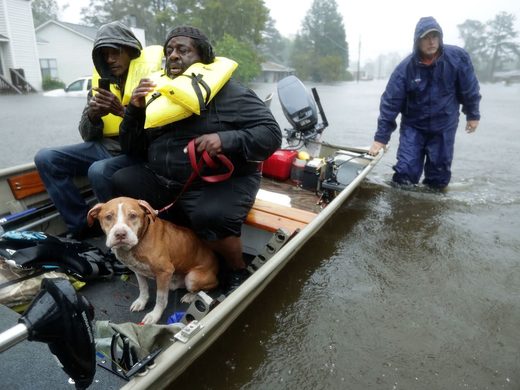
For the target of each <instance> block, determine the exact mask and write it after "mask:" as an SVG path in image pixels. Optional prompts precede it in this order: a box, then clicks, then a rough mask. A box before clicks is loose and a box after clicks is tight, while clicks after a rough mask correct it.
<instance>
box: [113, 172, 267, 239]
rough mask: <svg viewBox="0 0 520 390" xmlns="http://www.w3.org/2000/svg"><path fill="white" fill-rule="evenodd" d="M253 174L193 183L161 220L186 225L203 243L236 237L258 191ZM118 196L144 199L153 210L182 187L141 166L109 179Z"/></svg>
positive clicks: (255, 176) (173, 196) (257, 176)
mask: <svg viewBox="0 0 520 390" xmlns="http://www.w3.org/2000/svg"><path fill="white" fill-rule="evenodd" d="M260 179H261V175H260V173H259V172H255V173H252V174H249V175H245V176H237V177H234V176H233V177H231V178H230V179H228V180H226V181H222V182H219V183H206V182H203V181H201V180H200V179H198V180H195V181H194V182H193V183H192V184H191V185H190V186H189V187H188V188H187V189H186V190H185V191H184V192H183V193H182V195H181V196H180V198H179V199H178V200H177V201H176V203H175V206H174V207H172V208H171V209H169V210H168V212H167V213H166V214H165V215H159V216H160V217H161V218H165V219H169V220H171V221H173V222H175V223H177V224H181V225H185V226H189V227H190V228H192V229H193V230H194V231H195V232H196V233H197V235H198V236H199V237H200V238H202V239H205V240H210V241H213V240H219V239H223V238H226V237H229V236H236V237H239V236H240V234H241V230H242V224H243V223H244V221H245V219H246V217H247V214H248V213H249V210H251V207H253V203H254V201H255V197H256V194H257V192H258V190H259V188H260ZM112 180H113V185H114V188H115V192H116V193H117V194H118V196H129V197H131V198H136V199H143V200H146V201H147V202H148V203H150V205H151V206H152V207H153V208H155V209H161V208H162V207H164V206H166V205H168V204H170V203H171V202H173V201H174V200H175V199H176V198H177V196H178V194H179V193H180V192H181V191H182V187H183V184H180V183H175V182H172V181H168V180H165V179H164V178H161V177H160V176H157V175H156V174H155V173H154V172H152V171H151V170H150V169H149V168H147V167H146V166H144V165H134V166H130V167H127V168H123V169H121V170H119V171H118V172H116V174H114V176H113V177H112Z"/></svg>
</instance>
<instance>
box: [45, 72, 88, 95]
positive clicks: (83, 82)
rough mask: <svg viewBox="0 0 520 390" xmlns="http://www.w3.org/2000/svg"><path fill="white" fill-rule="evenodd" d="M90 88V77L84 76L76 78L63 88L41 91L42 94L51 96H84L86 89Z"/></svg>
mask: <svg viewBox="0 0 520 390" xmlns="http://www.w3.org/2000/svg"><path fill="white" fill-rule="evenodd" d="M90 88H92V77H91V76H84V77H80V78H77V79H76V80H74V81H73V82H72V83H70V84H69V85H67V86H66V87H65V88H63V89H62V88H60V89H53V90H51V91H47V92H44V93H43V96H51V97H62V96H72V97H86V96H87V94H88V91H89V90H90Z"/></svg>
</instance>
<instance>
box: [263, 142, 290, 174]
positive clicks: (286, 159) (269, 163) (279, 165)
mask: <svg viewBox="0 0 520 390" xmlns="http://www.w3.org/2000/svg"><path fill="white" fill-rule="evenodd" d="M297 154H298V152H297V151H296V150H285V149H278V150H277V151H276V152H274V153H273V154H272V155H271V156H270V157H269V158H268V159H267V160H265V161H264V163H263V165H262V174H263V175H264V176H266V177H271V178H273V179H277V180H281V181H285V180H287V179H289V176H290V174H291V166H292V163H293V161H294V159H295V158H296V155H297Z"/></svg>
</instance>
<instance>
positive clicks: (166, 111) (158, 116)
mask: <svg viewBox="0 0 520 390" xmlns="http://www.w3.org/2000/svg"><path fill="white" fill-rule="evenodd" d="M237 66H238V64H237V63H236V62H235V61H233V60H231V59H229V58H225V57H216V58H215V61H214V62H212V63H211V64H203V63H200V62H197V63H195V64H193V65H191V66H190V67H189V68H188V69H186V70H185V71H184V73H183V74H182V75H179V76H177V77H175V78H174V79H171V78H169V77H168V76H166V75H165V74H164V73H163V72H155V73H154V74H152V76H151V77H150V78H151V79H152V80H153V81H154V82H155V84H156V85H157V86H156V87H155V90H154V92H153V93H150V94H148V95H147V97H146V120H145V124H144V128H145V129H148V128H151V127H159V126H164V125H166V124H168V123H172V122H175V121H178V120H181V119H184V118H187V117H189V116H190V115H192V114H197V115H200V112H201V110H204V108H205V107H206V105H207V104H208V103H209V102H210V101H211V99H213V97H214V96H215V95H216V94H217V93H218V92H219V91H220V89H221V88H222V87H223V86H224V84H226V83H227V82H228V80H229V79H230V78H231V75H232V74H233V72H234V71H235V69H236V68H237Z"/></svg>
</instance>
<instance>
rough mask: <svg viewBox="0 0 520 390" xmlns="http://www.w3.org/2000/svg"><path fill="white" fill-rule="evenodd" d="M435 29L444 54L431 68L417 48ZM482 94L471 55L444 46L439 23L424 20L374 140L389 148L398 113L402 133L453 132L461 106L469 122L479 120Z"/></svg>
mask: <svg viewBox="0 0 520 390" xmlns="http://www.w3.org/2000/svg"><path fill="white" fill-rule="evenodd" d="M430 29H436V30H438V31H439V33H440V48H439V50H440V52H441V54H440V56H439V57H438V58H437V59H436V60H435V61H434V62H433V63H432V64H430V65H425V64H422V63H421V62H420V57H419V55H420V54H419V46H418V45H419V39H420V36H421V35H422V34H423V33H424V32H425V31H428V30H430ZM479 90H480V88H479V84H478V80H477V78H476V76H475V72H474V70H473V65H472V63H471V60H470V57H469V55H468V53H467V52H466V51H465V50H464V49H462V48H459V47H457V46H451V45H444V44H443V42H442V29H441V27H440V25H439V24H438V23H437V21H436V20H435V19H434V18H432V17H425V18H421V19H420V20H419V22H418V23H417V26H416V28H415V34H414V49H413V53H412V54H410V55H409V56H408V57H407V58H405V59H404V60H403V61H402V62H401V63H400V64H399V65H398V66H397V68H396V69H395V70H394V72H393V73H392V75H391V77H390V80H389V81H388V84H387V87H386V90H385V92H384V93H383V95H382V97H381V104H380V115H379V118H378V124H377V125H378V126H377V132H376V134H375V137H374V139H375V140H376V141H378V142H381V143H383V144H387V143H388V141H389V140H390V136H391V134H392V132H393V131H394V130H395V129H396V127H397V123H396V118H397V116H398V115H399V113H400V114H401V128H406V127H410V128H413V129H415V130H417V131H421V132H424V133H429V134H431V133H436V132H442V131H454V130H455V129H456V128H457V125H458V121H459V109H460V106H461V105H462V112H463V113H464V114H465V115H466V119H467V120H480V112H479V103H480V98H481V96H480V92H479Z"/></svg>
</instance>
